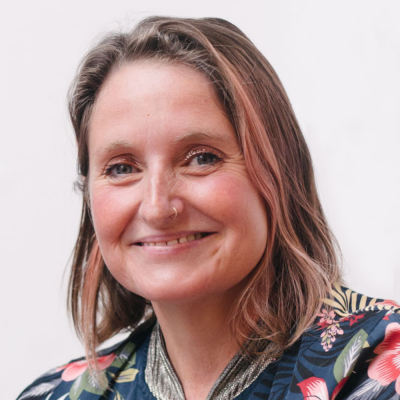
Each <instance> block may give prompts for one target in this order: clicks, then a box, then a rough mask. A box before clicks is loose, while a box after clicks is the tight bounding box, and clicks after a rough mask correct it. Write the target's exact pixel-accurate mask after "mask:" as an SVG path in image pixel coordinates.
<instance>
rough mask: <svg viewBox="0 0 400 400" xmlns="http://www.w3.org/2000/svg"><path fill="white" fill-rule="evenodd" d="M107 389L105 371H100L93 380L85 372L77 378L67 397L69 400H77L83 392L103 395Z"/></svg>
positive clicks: (87, 372)
mask: <svg viewBox="0 0 400 400" xmlns="http://www.w3.org/2000/svg"><path fill="white" fill-rule="evenodd" d="M107 388H108V379H107V376H106V372H105V371H100V372H99V373H98V375H97V379H96V380H95V379H94V378H93V377H92V376H91V375H90V373H89V370H86V371H85V372H84V373H83V374H82V375H81V376H79V377H78V378H77V379H76V381H75V382H74V384H73V385H72V387H71V390H70V392H69V397H70V399H71V400H78V399H79V396H80V395H81V393H82V392H83V391H86V392H89V393H93V394H104V393H105V392H106V390H107Z"/></svg>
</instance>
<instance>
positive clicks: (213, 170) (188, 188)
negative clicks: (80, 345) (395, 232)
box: [88, 62, 267, 302]
mask: <svg viewBox="0 0 400 400" xmlns="http://www.w3.org/2000/svg"><path fill="white" fill-rule="evenodd" d="M89 159H90V171H89V181H88V184H89V195H90V203H91V210H92V216H93V223H94V228H95V231H96V236H97V239H98V242H99V245H100V249H101V253H102V255H103V258H104V261H105V263H106V265H107V266H108V268H109V270H110V271H111V273H112V274H113V275H114V277H115V278H116V279H117V280H118V281H119V282H120V283H121V284H122V285H123V286H124V287H125V288H127V289H128V290H130V291H132V292H134V293H136V294H139V295H140V296H143V297H145V298H147V299H149V300H151V301H158V302H161V301H181V300H184V301H187V300H196V299H201V298H202V297H203V298H205V297H206V296H213V295H217V296H220V295H224V294H226V295H228V293H232V290H233V291H235V289H238V288H240V283H241V282H243V280H244V279H245V278H246V276H247V275H248V274H249V273H250V272H251V271H252V269H253V268H254V267H255V266H256V264H257V263H258V261H259V260H260V258H261V256H262V254H263V252H264V248H265V245H266V240H267V220H266V215H265V209H264V206H263V201H262V199H261V197H260V196H259V194H258V193H257V191H256V189H255V188H254V186H253V185H252V183H251V182H250V180H249V178H248V176H247V171H246V167H245V162H244V159H243V156H242V154H241V152H240V149H239V146H238V143H237V140H236V136H235V132H234V129H233V127H232V125H231V124H230V122H229V120H228V119H227V117H226V116H225V114H224V111H223V110H222V108H221V106H220V104H219V101H218V99H217V96H216V94H215V92H214V89H213V87H212V85H211V84H210V83H209V82H208V81H207V79H206V78H205V77H204V76H203V75H202V74H201V73H199V72H197V71H194V70H192V69H190V68H188V67H184V66H176V65H175V66H173V65H159V64H154V63H150V62H143V63H136V64H126V65H123V66H122V67H121V68H119V69H118V70H116V71H115V72H113V73H112V74H111V76H110V77H109V78H108V79H107V80H106V82H105V83H104V85H103V88H102V90H101V92H100V95H99V97H98V99H97V102H96V104H95V107H94V110H93V113H92V116H91V122H90V126H89ZM174 208H175V209H176V211H177V216H175V210H174Z"/></svg>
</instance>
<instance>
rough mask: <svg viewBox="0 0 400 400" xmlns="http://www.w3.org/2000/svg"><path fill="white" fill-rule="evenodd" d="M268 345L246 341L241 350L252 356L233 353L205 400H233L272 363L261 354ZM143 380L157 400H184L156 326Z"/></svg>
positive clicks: (150, 343) (157, 325)
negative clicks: (244, 349) (243, 348)
mask: <svg viewBox="0 0 400 400" xmlns="http://www.w3.org/2000/svg"><path fill="white" fill-rule="evenodd" d="M268 345H269V342H267V341H265V340H254V339H253V340H251V339H249V340H247V341H246V343H245V348H246V349H247V350H249V351H250V352H251V353H253V354H255V355H254V356H252V357H249V356H245V355H243V353H242V352H241V351H239V352H237V353H236V354H235V355H234V356H233V358H232V359H231V360H230V361H229V363H228V364H227V366H226V367H225V369H224V370H223V371H222V373H221V375H220V376H219V378H218V379H217V380H216V382H215V383H214V385H213V387H212V388H211V390H210V392H209V393H208V395H207V398H206V400H233V399H235V398H236V397H237V396H239V395H240V394H241V393H243V392H244V390H246V389H247V388H248V387H249V386H250V385H251V384H252V383H253V382H254V381H255V380H256V379H257V378H258V377H259V375H260V374H261V373H262V371H263V370H264V369H265V368H266V367H267V366H268V365H269V364H270V363H271V362H272V361H273V358H271V357H268V356H267V355H266V354H265V351H266V350H267V347H268ZM145 381H146V383H147V385H148V387H149V389H150V392H151V393H152V394H153V396H154V397H155V398H156V399H157V400H170V399H176V400H185V395H184V392H183V388H182V385H181V383H180V381H179V378H178V377H177V375H176V373H175V370H174V368H173V366H172V365H171V363H170V361H169V358H168V354H167V352H166V349H165V346H164V338H163V335H162V332H161V328H160V326H159V324H158V323H157V324H156V325H155V326H154V328H153V330H152V332H151V336H150V342H149V350H148V353H147V364H146V369H145Z"/></svg>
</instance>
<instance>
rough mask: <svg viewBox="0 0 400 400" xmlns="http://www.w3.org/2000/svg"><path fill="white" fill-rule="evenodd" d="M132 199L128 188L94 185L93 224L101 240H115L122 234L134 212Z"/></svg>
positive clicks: (91, 196)
mask: <svg viewBox="0 0 400 400" xmlns="http://www.w3.org/2000/svg"><path fill="white" fill-rule="evenodd" d="M132 200H134V199H133V197H132V195H131V193H129V191H128V190H127V188H118V189H116V188H113V187H94V188H93V189H92V190H91V193H90V204H91V211H92V217H93V224H94V229H95V232H96V236H97V238H98V240H99V241H100V242H107V243H108V242H112V241H115V240H116V239H117V238H118V237H119V236H120V235H121V234H122V232H123V230H124V228H125V226H126V224H127V223H128V222H129V220H130V218H132V215H133V212H134V211H133V210H134V201H132ZM101 244H102V243H100V245H101Z"/></svg>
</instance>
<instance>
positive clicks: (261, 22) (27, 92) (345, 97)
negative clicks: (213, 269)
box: [0, 0, 400, 400]
mask: <svg viewBox="0 0 400 400" xmlns="http://www.w3.org/2000/svg"><path fill="white" fill-rule="evenodd" d="M147 3H148V4H149V5H146V6H144V5H142V3H139V2H135V1H134V0H129V1H124V0H115V1H112V2H111V1H105V0H104V1H101V0H96V1H95V0H86V1H82V0H79V1H78V0H68V1H66V0H64V1H63V0H36V1H28V0H22V1H19V2H8V4H7V6H4V5H3V7H2V12H1V16H0V22H1V23H0V30H1V32H0V33H1V49H0V51H1V53H0V54H1V65H0V79H1V90H0V113H1V134H0V167H1V168H0V187H1V189H0V190H1V191H0V246H1V253H0V254H1V275H0V307H1V308H0V313H1V314H0V321H1V328H0V329H1V330H0V345H1V350H0V351H1V353H0V354H1V363H0V364H1V367H0V368H1V370H0V382H1V386H0V399H1V400H3V399H14V398H15V397H16V396H17V394H18V393H19V392H20V391H21V390H22V389H23V388H24V387H25V386H26V385H27V384H29V383H30V382H31V381H32V380H33V379H34V378H36V377H37V376H38V375H39V374H40V373H42V372H44V371H46V370H47V369H49V368H50V367H53V366H56V365H60V364H62V363H64V362H66V361H68V360H69V359H71V358H73V357H77V356H80V355H82V354H83V351H82V347H81V346H80V344H79V342H78V341H77V339H76V338H75V335H74V333H73V330H72V328H71V326H70V324H69V323H68V319H67V316H66V312H65V286H66V285H65V283H66V281H67V276H68V273H65V275H64V271H65V268H66V267H67V265H69V257H70V255H71V251H72V248H73V245H74V241H75V237H76V234H77V231H78V223H79V216H80V206H81V199H80V195H79V194H77V193H74V191H73V182H74V180H75V177H76V166H75V156H76V150H75V146H74V138H73V133H72V128H71V126H70V124H69V121H68V117H67V111H66V92H67V89H68V86H69V84H70V82H71V80H72V78H73V76H74V72H75V70H76V67H77V65H78V62H79V60H80V59H81V57H82V56H83V54H84V53H85V52H86V51H87V49H88V48H89V46H90V45H91V43H93V40H94V39H95V38H96V37H97V36H98V35H99V33H102V32H105V31H108V30H110V29H116V28H121V27H129V26H132V24H133V23H134V22H135V21H138V20H140V19H141V18H143V17H145V16H148V15H152V14H162V15H171V16H189V17H204V16H218V17H222V18H225V19H227V20H229V21H231V22H233V23H235V24H236V25H238V26H239V27H240V28H241V29H242V30H243V31H244V32H245V33H246V34H247V35H248V36H249V37H250V39H251V40H253V42H255V44H256V45H257V46H258V47H259V48H260V49H261V50H262V52H263V53H264V54H265V56H266V57H267V58H268V59H269V61H270V62H271V63H272V65H273V66H274V68H275V69H276V70H277V72H278V74H279V76H280V78H281V79H282V81H283V84H284V86H285V87H286V89H287V92H288V94H289V97H290V99H291V101H292V104H293V107H294V110H295V112H296V114H297V117H298V119H299V121H300V125H301V127H302V128H303V132H304V134H305V136H306V139H307V141H308V143H309V146H310V149H311V153H312V156H313V159H314V163H315V170H316V175H317V182H318V187H319V191H320V194H321V199H322V202H323V205H324V208H325V211H326V214H327V217H328V220H329V221H330V223H331V226H332V228H333V231H334V232H335V234H336V236H337V237H338V239H339V242H340V244H341V247H342V251H343V254H344V265H345V270H346V279H347V282H348V284H349V286H351V287H352V288H354V289H356V290H358V291H360V292H363V293H366V294H368V295H371V296H380V297H386V298H392V299H395V300H397V301H400V291H399V289H398V286H399V285H398V282H400V255H399V250H400V246H399V244H400V229H399V223H400V185H399V183H400V157H399V151H400V117H399V106H400V74H399V72H400V24H399V22H398V21H399V17H400V2H398V1H385V0H381V1H379V2H378V1H367V0H357V1H356V0H345V1H344V0H339V1H335V2H328V1H321V0H315V1H299V0H293V1H288V0H286V1H282V0H279V1H278V0H276V1H267V0H260V1H255V0H253V1H251V0H246V1H241V2H239V1H238V2H234V1H216V0H212V1H210V0H202V1H200V2H192V3H191V4H189V3H188V2H185V1H183V0H175V1H174V0H169V1H161V0H152V1H151V2H150V1H149V2H147Z"/></svg>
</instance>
